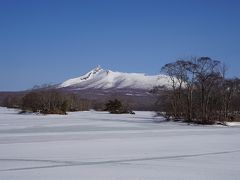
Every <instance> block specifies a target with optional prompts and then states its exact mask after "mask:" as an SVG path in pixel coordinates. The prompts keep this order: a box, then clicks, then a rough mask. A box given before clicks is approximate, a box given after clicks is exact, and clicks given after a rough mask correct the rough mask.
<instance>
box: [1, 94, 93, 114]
mask: <svg viewBox="0 0 240 180" xmlns="http://www.w3.org/2000/svg"><path fill="white" fill-rule="evenodd" d="M2 104H3V106H5V107H8V108H19V109H22V113H24V112H38V113H42V114H66V112H67V111H83V110H89V107H90V104H91V102H90V101H88V100H85V99H81V98H79V97H78V96H77V95H75V94H69V93H63V92H60V91H57V90H42V91H30V92H28V93H26V94H25V95H23V96H16V95H15V96H14V95H13V96H7V97H6V98H5V99H4V101H3V103H2Z"/></svg>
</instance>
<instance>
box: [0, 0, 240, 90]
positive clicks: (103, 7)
mask: <svg viewBox="0 0 240 180" xmlns="http://www.w3.org/2000/svg"><path fill="white" fill-rule="evenodd" d="M191 56H210V57H212V58H214V59H217V60H220V61H225V62H226V64H227V65H228V66H229V76H240V1H239V0H155V1H153V0H108V1H106V0H95V1H93V0H82V1H81V0H76V1H74V0H65V1H61V0H28V1H27V0H0V91H7V90H23V89H28V88H31V87H32V86H33V85H35V84H43V83H51V82H52V83H58V82H61V81H63V80H66V79H68V78H72V77H77V76H79V75H81V74H83V73H85V72H87V71H88V70H90V69H92V68H94V67H95V66H97V65H98V64H99V65H101V66H102V67H103V68H106V69H111V70H115V71H124V72H144V73H146V74H158V73H159V70H160V68H161V66H162V65H164V64H165V63H167V62H170V61H174V60H175V59H177V58H185V57H191Z"/></svg>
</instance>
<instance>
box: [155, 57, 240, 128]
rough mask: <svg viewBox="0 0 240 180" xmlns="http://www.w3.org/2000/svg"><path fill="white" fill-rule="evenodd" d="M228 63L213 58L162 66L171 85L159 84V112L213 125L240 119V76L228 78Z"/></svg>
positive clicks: (169, 116)
mask: <svg viewBox="0 0 240 180" xmlns="http://www.w3.org/2000/svg"><path fill="white" fill-rule="evenodd" d="M226 70H227V69H226V66H225V65H224V64H222V63H221V62H220V61H216V60H212V59H211V58H209V57H200V58H192V59H190V60H178V61H176V62H173V63H169V64H166V65H165V66H163V67H162V72H163V73H165V74H166V75H168V76H169V77H170V81H171V88H167V87H157V88H156V89H155V92H157V93H158V95H159V101H158V104H159V108H160V109H159V111H162V112H164V114H165V116H167V117H168V118H173V119H184V120H187V121H188V122H196V123H202V124H212V123H214V122H215V121H229V120H234V119H235V120H239V118H240V115H239V112H240V103H239V102H240V79H237V78H235V79H227V78H226Z"/></svg>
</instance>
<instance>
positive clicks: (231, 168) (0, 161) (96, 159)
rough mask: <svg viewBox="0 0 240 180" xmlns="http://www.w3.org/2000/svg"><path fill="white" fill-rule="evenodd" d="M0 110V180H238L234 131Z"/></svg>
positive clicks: (100, 115) (147, 115)
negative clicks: (22, 113)
mask: <svg viewBox="0 0 240 180" xmlns="http://www.w3.org/2000/svg"><path fill="white" fill-rule="evenodd" d="M153 115H154V114H153V113H152V112H137V113H136V115H111V114H108V113H106V112H74V113H69V115H67V116H64V115H47V116H43V115H19V114H17V111H16V110H13V109H6V108H0V179H1V180H15V179H16V180H73V179H74V180H79V179H81V180H198V179H201V180H239V179H240V126H233V127H223V126H219V127H218V126H192V125H186V124H181V123H172V122H161V119H157V118H154V117H153Z"/></svg>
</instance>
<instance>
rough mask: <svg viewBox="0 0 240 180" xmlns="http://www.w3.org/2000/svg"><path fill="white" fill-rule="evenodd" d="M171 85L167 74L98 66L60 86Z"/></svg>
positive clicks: (144, 88)
mask: <svg viewBox="0 0 240 180" xmlns="http://www.w3.org/2000/svg"><path fill="white" fill-rule="evenodd" d="M162 85H165V86H170V79H169V77H168V76H165V75H155V76H148V75H145V74H142V73H123V72H113V71H110V70H104V69H102V68H101V67H100V66H97V67H96V68H94V69H93V70H91V71H90V72H88V73H86V74H85V75H83V76H80V77H77V78H73V79H69V80H66V81H65V82H63V83H61V84H60V85H59V86H58V88H67V87H70V88H75V89H79V90H80V89H88V88H91V89H142V90H150V89H152V88H153V87H154V86H162Z"/></svg>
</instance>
